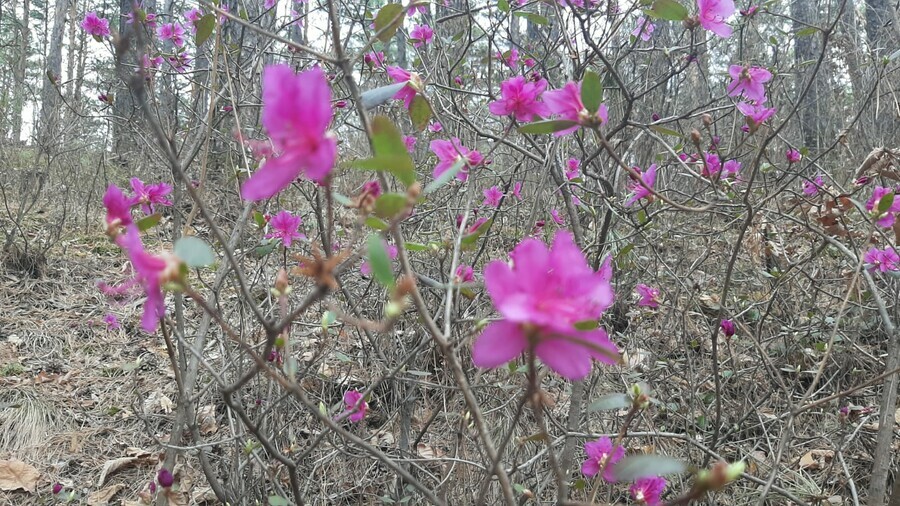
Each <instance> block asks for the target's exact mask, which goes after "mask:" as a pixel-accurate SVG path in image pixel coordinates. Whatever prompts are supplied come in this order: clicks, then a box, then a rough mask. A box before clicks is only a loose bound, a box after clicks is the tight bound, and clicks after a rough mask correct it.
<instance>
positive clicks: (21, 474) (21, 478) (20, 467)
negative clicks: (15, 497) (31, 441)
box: [0, 460, 41, 492]
mask: <svg viewBox="0 0 900 506" xmlns="http://www.w3.org/2000/svg"><path fill="white" fill-rule="evenodd" d="M40 477H41V473H40V471H38V470H37V469H36V468H35V467H34V466H30V465H28V464H26V463H24V462H22V461H21V460H0V490H19V489H22V490H24V491H26V492H34V490H35V488H37V482H38V478H40Z"/></svg>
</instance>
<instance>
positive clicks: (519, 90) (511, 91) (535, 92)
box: [488, 76, 550, 122]
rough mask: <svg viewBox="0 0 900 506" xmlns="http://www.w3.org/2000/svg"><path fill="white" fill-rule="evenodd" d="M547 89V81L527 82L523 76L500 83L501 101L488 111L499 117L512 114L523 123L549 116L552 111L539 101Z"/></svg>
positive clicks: (492, 104)
mask: <svg viewBox="0 0 900 506" xmlns="http://www.w3.org/2000/svg"><path fill="white" fill-rule="evenodd" d="M546 89H547V81H545V80H543V79H541V80H540V81H538V82H536V83H532V82H527V81H525V78H524V77H522V76H516V77H513V78H512V79H507V80H506V81H503V82H502V83H500V99H499V100H495V101H493V102H491V103H490V104H488V110H489V111H491V114H495V115H497V116H507V115H510V114H511V115H512V116H513V117H514V118H515V119H516V121H522V122H525V121H531V120H532V119H533V118H534V117H535V116H542V117H543V116H548V115H549V114H550V110H549V109H547V106H546V105H544V103H543V102H539V101H538V99H540V97H541V94H542V93H544V91H545V90H546Z"/></svg>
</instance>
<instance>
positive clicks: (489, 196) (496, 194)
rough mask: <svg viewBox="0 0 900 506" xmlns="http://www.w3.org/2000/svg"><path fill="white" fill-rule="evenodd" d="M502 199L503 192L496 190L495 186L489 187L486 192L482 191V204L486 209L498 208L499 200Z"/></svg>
mask: <svg viewBox="0 0 900 506" xmlns="http://www.w3.org/2000/svg"><path fill="white" fill-rule="evenodd" d="M502 198H503V192H502V191H500V188H497V186H496V185H494V186H491V187H490V188H488V189H487V190H484V203H483V204H482V205H485V206H487V207H498V206H499V205H500V199H502Z"/></svg>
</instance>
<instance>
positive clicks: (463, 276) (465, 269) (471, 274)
mask: <svg viewBox="0 0 900 506" xmlns="http://www.w3.org/2000/svg"><path fill="white" fill-rule="evenodd" d="M472 281H475V270H474V269H472V268H471V267H469V266H468V265H462V264H460V265H459V266H457V267H456V278H455V282H456V283H471V282H472Z"/></svg>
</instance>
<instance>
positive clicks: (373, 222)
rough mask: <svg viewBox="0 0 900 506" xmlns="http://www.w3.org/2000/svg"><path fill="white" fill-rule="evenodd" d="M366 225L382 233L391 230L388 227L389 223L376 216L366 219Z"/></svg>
mask: <svg viewBox="0 0 900 506" xmlns="http://www.w3.org/2000/svg"><path fill="white" fill-rule="evenodd" d="M366 225H367V226H369V227H372V228H374V229H375V230H380V231H385V230H387V229H388V228H390V227H388V224H387V223H385V222H384V221H383V220H381V219H379V218H376V217H374V216H369V217H368V218H366Z"/></svg>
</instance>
